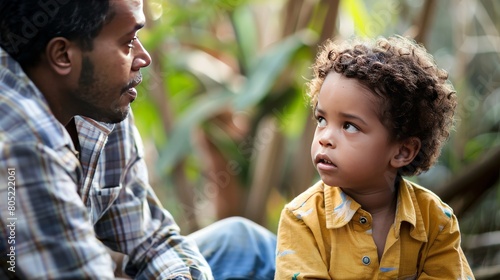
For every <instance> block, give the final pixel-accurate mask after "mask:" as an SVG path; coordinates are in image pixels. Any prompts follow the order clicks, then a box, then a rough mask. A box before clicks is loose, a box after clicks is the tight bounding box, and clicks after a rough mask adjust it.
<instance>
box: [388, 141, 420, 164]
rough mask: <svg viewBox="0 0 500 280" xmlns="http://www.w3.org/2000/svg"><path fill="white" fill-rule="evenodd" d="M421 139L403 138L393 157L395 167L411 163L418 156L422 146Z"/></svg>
mask: <svg viewBox="0 0 500 280" xmlns="http://www.w3.org/2000/svg"><path fill="white" fill-rule="evenodd" d="M421 145H422V144H421V142H420V139H418V138H417V137H410V138H407V139H405V140H403V141H402V142H401V143H400V145H399V149H398V151H397V153H396V154H395V155H394V156H393V157H392V158H391V165H392V166H393V167H395V168H400V167H403V166H406V165H408V164H410V163H411V162H412V161H413V159H414V158H415V157H416V156H417V154H418V152H419V151H420V146H421Z"/></svg>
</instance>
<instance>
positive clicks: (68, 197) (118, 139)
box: [0, 49, 212, 279]
mask: <svg viewBox="0 0 500 280" xmlns="http://www.w3.org/2000/svg"><path fill="white" fill-rule="evenodd" d="M75 122H76V125H77V130H78V134H79V142H80V146H81V149H80V151H79V153H77V152H76V150H75V148H74V146H73V143H72V141H71V138H70V136H69V134H68V133H67V132H66V130H65V128H64V127H63V125H61V123H59V122H58V121H57V120H56V119H55V117H54V116H53V115H52V113H51V111H50V109H49V107H48V104H47V102H46V100H45V99H44V97H43V95H42V94H41V93H40V91H39V90H38V89H37V88H36V87H35V85H34V84H33V83H32V82H31V81H30V80H29V79H28V77H27V76H26V75H25V74H24V72H23V71H22V69H21V68H20V66H19V65H18V64H17V63H16V62H15V61H14V60H12V59H11V58H10V57H9V56H8V54H6V53H5V52H4V51H3V50H1V49H0V201H1V202H0V226H1V228H0V278H1V279H4V278H22V279H27V278H29V279H33V278H36V279H63V278H64V279H113V278H114V276H113V264H112V260H111V258H110V256H109V254H108V253H107V251H106V249H105V246H107V247H109V248H110V249H112V250H115V251H119V252H122V253H124V254H126V255H128V262H127V265H126V267H125V272H126V273H127V274H129V275H131V276H134V277H136V278H137V279H212V276H211V272H210V268H209V267H208V264H207V263H206V261H205V260H204V258H203V257H202V256H201V254H200V252H199V250H198V248H197V247H196V244H195V243H194V242H193V241H191V240H189V239H187V238H186V237H183V236H181V235H180V234H179V228H178V226H177V224H176V223H175V221H174V220H173V218H172V216H171V215H170V213H168V212H167V211H166V210H165V209H164V208H162V206H161V205H160V202H159V201H158V199H157V197H156V196H155V194H154V192H153V190H152V188H151V187H150V185H149V184H148V177H147V171H146V166H145V163H144V159H143V154H142V146H141V142H140V138H139V135H138V132H137V130H136V128H135V126H134V124H133V119H132V117H129V118H127V119H126V120H125V121H123V122H121V123H119V124H116V125H110V124H104V123H99V122H96V121H93V120H91V119H86V118H83V117H75ZM103 244H104V245H105V246H104V245H103ZM14 271H15V272H14Z"/></svg>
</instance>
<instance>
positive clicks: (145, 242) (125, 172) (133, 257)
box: [95, 117, 212, 279]
mask: <svg viewBox="0 0 500 280" xmlns="http://www.w3.org/2000/svg"><path fill="white" fill-rule="evenodd" d="M118 150H120V151H121V152H120V153H119V154H120V155H121V159H120V161H122V163H121V168H122V171H121V172H120V173H121V178H120V187H119V195H118V198H117V199H116V201H115V202H114V203H113V204H112V205H111V207H110V208H109V209H108V210H107V211H105V212H104V213H103V216H102V217H101V218H100V219H99V221H98V222H97V223H96V225H95V231H96V234H97V236H98V238H99V239H100V240H101V241H102V242H103V243H105V244H106V245H107V246H109V247H110V248H111V249H113V250H116V251H119V252H122V253H124V254H126V255H128V263H127V265H126V269H125V272H126V273H127V274H129V275H131V276H134V277H136V278H138V279H212V275H211V271H210V268H209V266H208V264H207V263H206V261H205V259H204V258H203V256H202V255H201V254H200V252H199V250H198V248H197V246H196V244H195V243H194V242H193V241H192V240H189V239H188V238H186V237H185V236H182V235H181V234H180V232H179V231H180V230H179V227H178V225H177V224H176V222H175V221H174V219H173V217H172V216H171V214H170V213H169V212H168V211H167V210H165V209H164V208H163V207H162V205H161V203H160V202H159V200H158V198H157V197H156V195H155V193H154V191H153V189H152V188H151V186H150V185H149V182H148V176H147V168H146V164H145V161H144V158H143V153H142V150H143V147H142V144H141V140H140V136H139V134H138V132H137V129H136V128H135V125H134V123H133V119H132V117H129V118H127V120H125V121H124V122H122V123H120V124H117V125H116V126H115V129H114V130H113V132H112V133H111V134H110V135H109V137H108V142H107V144H106V147H105V151H104V157H103V160H104V161H105V162H104V163H103V164H104V165H103V166H104V167H103V168H104V170H105V172H106V173H109V168H110V167H109V166H106V165H107V164H109V163H110V162H116V161H117V159H116V156H117V154H116V151H118ZM106 183H108V184H109V182H105V183H104V184H106Z"/></svg>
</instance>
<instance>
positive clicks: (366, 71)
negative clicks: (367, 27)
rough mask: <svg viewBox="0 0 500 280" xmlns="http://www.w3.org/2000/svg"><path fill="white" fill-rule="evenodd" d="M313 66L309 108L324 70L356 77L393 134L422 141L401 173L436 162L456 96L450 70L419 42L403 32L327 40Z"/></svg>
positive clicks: (414, 172)
mask: <svg viewBox="0 0 500 280" xmlns="http://www.w3.org/2000/svg"><path fill="white" fill-rule="evenodd" d="M312 69H313V73H314V76H313V79H312V80H311V81H310V82H309V83H308V84H307V85H308V91H307V94H308V96H309V98H310V104H311V106H312V107H313V109H314V107H315V106H316V104H317V101H318V94H319V92H320V89H321V85H322V84H323V81H324V80H325V78H326V76H327V75H328V73H330V72H333V71H335V72H337V73H339V74H342V75H344V76H345V77H348V78H354V79H357V80H358V81H359V82H360V83H361V84H363V85H364V86H366V87H367V88H369V89H370V90H371V91H372V92H373V93H374V94H375V95H376V96H378V97H379V98H380V100H381V102H380V104H381V108H380V111H379V112H380V119H381V120H382V123H383V124H384V125H385V126H386V127H387V128H388V129H389V131H390V133H391V136H392V137H393V140H396V141H399V140H404V139H407V138H409V137H417V138H418V139H420V141H421V148H420V151H419V153H418V154H417V156H416V157H415V159H414V160H413V161H412V162H411V163H410V164H409V165H407V166H404V167H402V168H400V170H399V174H400V175H402V176H412V175H417V174H420V173H421V172H423V171H426V170H428V169H429V168H430V167H431V166H432V165H433V164H434V162H435V161H436V159H437V157H438V156H439V154H440V150H441V146H442V144H443V143H444V142H445V141H446V139H447V138H448V136H449V134H450V133H449V131H450V128H451V126H452V125H453V116H454V111H455V108H456V105H457V98H456V92H455V90H454V89H453V86H452V85H451V83H450V82H449V81H448V73H447V72H446V71H444V70H442V69H439V68H438V67H437V65H436V63H435V62H434V59H433V58H432V56H431V55H430V54H429V53H427V51H426V50H425V48H424V47H423V46H421V45H418V44H416V43H415V42H414V41H413V40H411V39H408V38H405V37H401V36H393V37H389V38H387V39H386V38H379V39H377V40H371V41H360V40H359V39H353V40H351V41H343V42H342V43H337V42H333V41H327V42H326V44H325V45H324V46H323V47H322V49H321V51H320V52H319V53H318V56H317V58H316V62H315V63H314V65H313V66H312Z"/></svg>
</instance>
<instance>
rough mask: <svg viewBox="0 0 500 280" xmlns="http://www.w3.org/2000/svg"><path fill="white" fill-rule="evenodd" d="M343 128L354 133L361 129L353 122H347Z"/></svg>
mask: <svg viewBox="0 0 500 280" xmlns="http://www.w3.org/2000/svg"><path fill="white" fill-rule="evenodd" d="M342 128H343V129H344V130H345V131H347V132H349V133H354V132H358V131H359V129H358V128H357V127H356V126H354V125H353V124H352V123H345V124H344V126H343V127H342Z"/></svg>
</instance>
